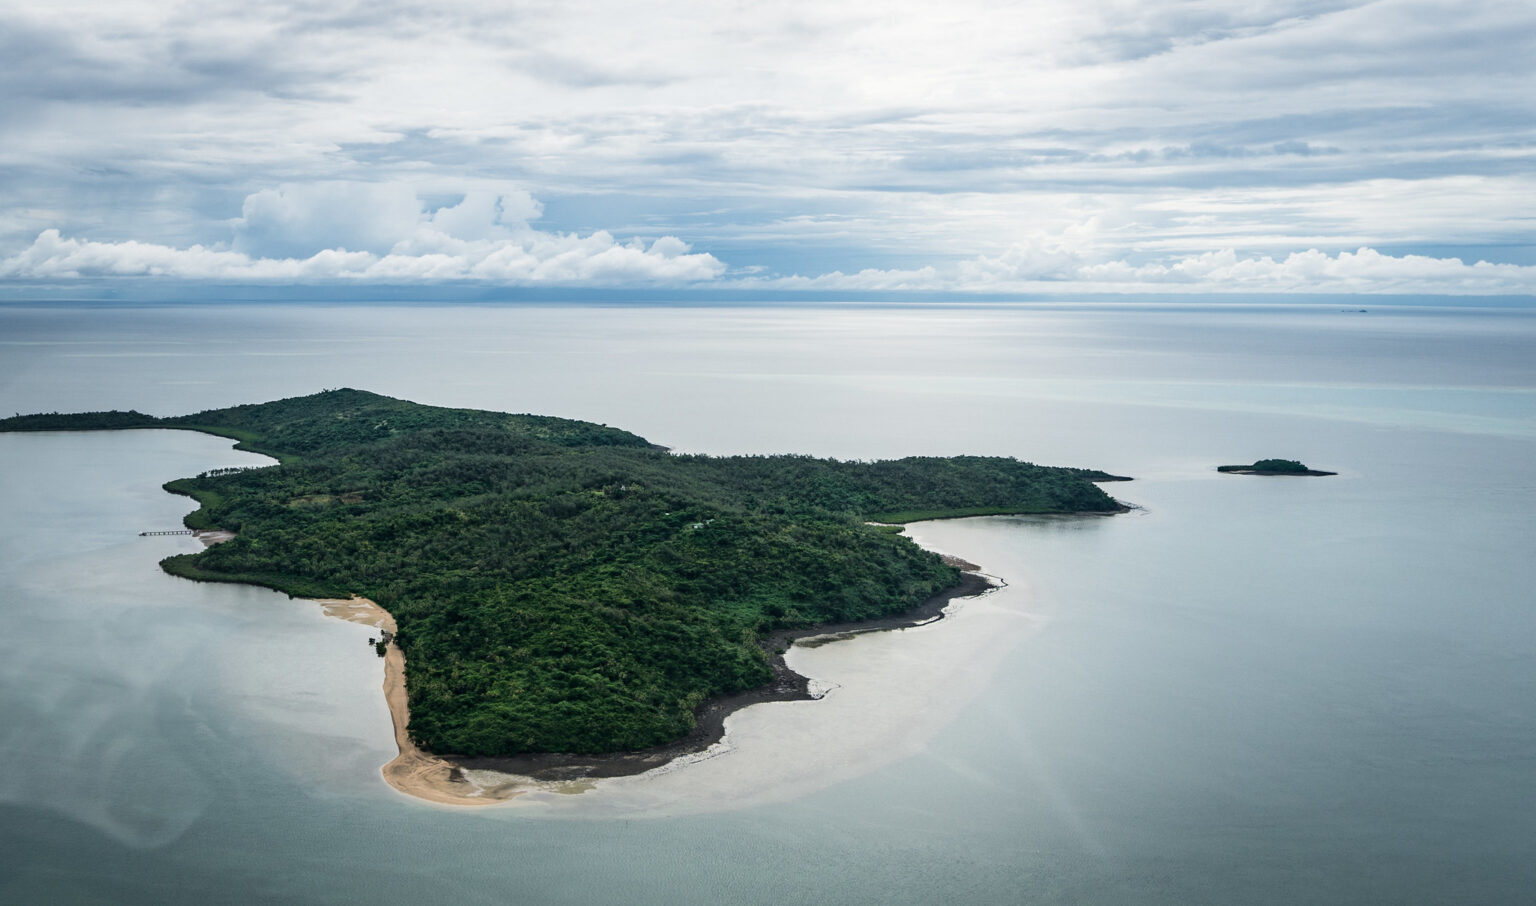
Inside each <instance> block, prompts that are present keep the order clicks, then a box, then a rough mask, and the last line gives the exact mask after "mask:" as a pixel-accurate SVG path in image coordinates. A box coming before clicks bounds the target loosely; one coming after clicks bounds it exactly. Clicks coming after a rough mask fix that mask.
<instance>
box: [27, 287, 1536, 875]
mask: <svg viewBox="0 0 1536 906" xmlns="http://www.w3.org/2000/svg"><path fill="white" fill-rule="evenodd" d="M342 386H350V387H357V388H361V389H367V390H373V391H376V392H380V393H385V394H389V395H392V396H399V397H404V398H408V399H413V400H416V401H419V402H424V403H433V404H442V405H453V406H473V407H483V408H491V409H500V410H507V411H514V412H535V413H543V414H551V415H561V416H567V417H572V418H582V419H588V420H592V421H597V422H605V423H608V424H612V425H617V426H619V427H623V428H626V429H629V430H632V431H635V432H637V433H640V434H642V435H644V436H646V437H648V438H650V439H651V440H652V441H654V442H657V443H662V444H666V445H668V446H671V447H673V448H675V449H677V450H680V451H688V452H707V453H776V452H800V453H811V454H816V455H822V456H836V457H841V458H864V459H868V458H879V457H891V456H902V455H910V454H935V455H948V454H960V453H976V454H996V455H1010V456H1017V457H1019V458H1022V459H1028V460H1032V461H1036V462H1042V463H1048V464H1057V465H1073V466H1084V467H1093V468H1101V469H1105V470H1107V471H1110V472H1114V473H1117V474H1122V475H1130V476H1133V477H1134V478H1135V479H1136V480H1135V481H1133V482H1130V483H1127V484H1114V485H1107V486H1106V488H1107V489H1108V490H1109V491H1110V492H1111V493H1113V494H1114V495H1115V496H1117V497H1118V498H1120V499H1122V500H1124V501H1125V502H1127V503H1131V504H1134V505H1136V506H1137V507H1139V509H1137V510H1135V511H1134V512H1131V513H1128V514H1125V515H1119V516H1113V517H1095V518H1023V517H991V518H981V519H966V520H955V521H947V522H930V523H922V524H918V525H915V526H912V527H911V529H910V532H911V534H913V535H914V536H915V537H917V538H918V539H920V540H921V541H922V542H923V543H924V544H926V545H928V546H931V547H934V548H937V549H940V550H944V551H947V552H951V553H955V554H958V555H960V556H963V557H965V558H967V559H969V560H972V561H974V562H976V563H979V564H981V565H982V566H983V567H984V569H985V570H986V572H988V573H990V574H992V575H994V576H997V577H999V578H1001V579H1002V580H1005V581H1006V583H1007V585H1006V586H1005V587H1003V588H1001V589H1000V590H998V591H996V592H994V593H992V594H990V595H988V596H986V597H982V598H977V599H971V600H968V601H965V602H962V603H961V604H960V606H959V607H958V608H956V610H955V612H954V613H953V614H952V615H951V616H950V617H949V618H948V619H946V620H944V621H942V622H940V623H938V624H936V625H933V626H929V627H924V628H921V629H914V630H907V631H904V632H894V633H880V634H872V635H866V636H861V637H858V638H855V639H852V640H849V641H844V642H837V643H834V644H830V645H825V646H822V647H818V648H813V649H805V650H796V651H795V652H793V657H794V661H793V663H795V664H796V665H797V666H798V667H799V669H801V670H802V671H804V672H806V673H808V674H810V675H811V676H813V677H814V678H815V679H817V680H818V681H819V682H820V683H822V684H824V685H825V686H826V687H827V688H829V689H830V690H831V692H830V693H829V694H828V696H827V697H826V698H825V699H823V700H822V701H820V702H808V703H807V702H800V703H779V704H770V705H762V706H757V707H754V708H752V709H748V710H746V711H743V712H740V713H739V714H738V715H737V716H736V717H735V718H733V720H732V722H731V724H730V734H729V737H728V742H729V745H728V746H727V747H726V748H725V749H724V750H722V751H721V752H719V753H717V754H715V756H714V757H711V758H708V759H703V760H699V761H697V762H695V763H691V764H684V765H678V766H675V767H673V768H672V769H669V770H666V771H663V772H659V773H657V774H653V775H644V776H641V777H635V778H625V779H619V780H615V781H604V782H601V783H598V784H596V785H595V786H592V787H591V788H580V789H572V788H557V787H551V788H549V789H547V790H544V791H541V792H538V793H534V794H530V795H529V796H526V797H524V798H523V799H520V800H518V801H517V802H515V803H513V804H512V805H510V806H508V807H495V808H485V809H475V810H468V809H454V808H451V807H443V806H434V805H430V804H427V803H423V802H420V801H417V800H414V799H410V798H407V797H405V796H402V795H401V794H399V793H396V792H395V791H393V790H392V789H390V788H389V787H387V786H386V785H385V784H384V783H383V781H382V780H381V779H380V777H379V774H378V768H379V766H380V765H382V764H383V763H384V762H386V761H387V760H389V758H390V757H392V755H393V745H392V739H391V733H390V724H389V717H388V712H387V711H386V709H385V706H384V702H383V699H382V695H381V693H380V690H379V686H380V683H381V682H382V665H381V663H382V662H381V661H380V660H379V659H378V658H377V657H375V656H374V654H373V652H372V650H371V649H370V648H369V647H368V646H367V645H366V640H367V638H368V636H369V634H370V633H369V630H368V629H367V628H366V627H362V626H357V625H353V624H349V623H345V622H341V621H339V620H334V619H330V618H327V617H325V616H324V615H322V614H321V613H320V610H319V608H318V607H316V606H315V605H313V604H311V603H309V602H306V601H303V600H290V599H289V598H288V597H286V596H285V595H281V594H277V593H274V592H271V591H267V590H263V589H256V588H246V587H239V586H219V585H204V584H198V583H193V582H187V581H182V580H178V579H174V578H171V577H169V576H166V575H164V574H163V573H161V572H160V570H159V569H158V567H157V565H156V563H157V561H158V560H159V559H160V558H162V557H164V556H167V555H169V554H172V553H176V552H179V551H185V550H191V549H194V545H195V542H193V541H192V540H191V539H188V538H185V537H177V536H169V537H139V536H138V532H140V531H144V530H151V529H167V528H176V527H178V526H179V524H180V519H181V516H182V514H183V513H185V512H186V511H187V510H188V509H189V507H190V501H188V500H186V499H185V498H179V497H174V496H171V495H169V494H166V493H164V492H163V491H161V490H160V485H161V483H163V482H164V481H166V480H169V479H171V478H175V477H179V476H184V475H191V474H195V473H197V472H199V471H202V470H204V469H209V468H215V467H219V466H230V465H240V464H251V463H258V462H262V461H263V460H262V458H261V457H257V456H254V455H251V454H243V453H238V452H235V451H232V450H231V449H229V444H228V442H227V441H224V440H220V439H217V438H212V437H206V436H201V435H196V434H190V433H184V432H172V431H129V432H115V433H91V434H57V433H49V434H31V435H15V434H3V435H0V902H5V903H17V904H22V903H61V904H73V903H104V904H105V903H114V904H116V903H129V904H140V903H142V904H166V903H200V904H201V903H253V902H263V903H295V904H297V903H356V902H371V903H379V904H393V903H402V904H405V903H410V904H417V903H423V902H440V903H456V904H457V903H469V904H473V903H486V904H491V903H495V904H503V903H658V904H663V903H666V904H672V903H684V904H688V903H701V904H702V903H708V904H721V903H765V904H767V903H772V904H797V903H806V904H820V903H870V904H892V903H897V904H903V903H911V904H930V903H935V902H947V903H956V904H969V903H979V904H988V903H999V904H1002V903H1007V904H1018V903H1072V904H1099V903H1104V904H1112V903H1113V904H1118V903H1141V904H1147V903H1151V904H1161V903H1166V904H1202V903H1210V904H1231V903H1245V904H1266V903H1274V904H1294V903H1397V904H1403V903H1424V904H1446V903H1478V904H1502V903H1510V904H1514V903H1528V902H1531V901H1532V899H1533V898H1536V808H1532V790H1533V789H1536V595H1533V592H1532V589H1533V588H1536V515H1533V512H1536V510H1533V504H1536V313H1533V312H1531V311H1525V310H1503V311H1481V310H1462V311H1453V310H1439V309H1425V308H1401V309H1397V308H1375V307H1373V308H1371V310H1370V311H1369V312H1359V311H1355V310H1353V309H1351V310H1349V311H1341V310H1339V309H1338V307H1336V306H1332V307H1330V306H1296V307H1267V308H1264V307H1240V306H1228V307H1206V308H1202V307H1197V306H1187V307H1158V306H1113V305H1103V306H1093V305H1085V306H1027V305H1020V306H1009V305H978V306H962V305H948V306H946V305H934V306H925V307H907V306H902V307H882V306H874V305H856V306H823V307H817V306H805V307H782V306H757V307H751V306H737V307H707V306H689V307H666V306H651V307H625V306H606V307H604V306H563V307H561V306H549V307H541V306H533V305H488V306H449V305H441V306H434V305H414V306H411V305H398V306H369V305H359V304H344V305H300V304H281V305H277V304H261V305H256V304H238V305H214V304H208V305H174V306H171V305H168V306H153V305H136V306H114V305H92V306H83V305H81V306H74V305H47V306H27V305H16V304H7V305H3V306H0V411H3V412H4V414H7V415H9V414H11V413H12V412H34V411H50V410H59V411H74V410H84V409H109V408H136V409H140V410H143V411H147V412H151V413H154V414H160V415H171V414H180V413H186V412H192V411H196V410H199V409H204V408H209V407H215V406H226V405H232V404H237V403H245V402H257V401H264V400H268V399H275V398H279V397H285V396H294V395H300V394H307V393H312V392H315V391H317V390H321V389H324V388H331V387H342ZM1271 456H1278V457H1284V458H1295V459H1301V460H1304V461H1305V462H1307V463H1308V464H1309V465H1312V466H1314V467H1316V468H1323V469H1330V470H1334V471H1337V472H1339V473H1340V474H1339V475H1337V476H1335V477H1329V478H1311V479H1294V478H1262V477H1244V476H1230V475H1218V474H1216V473H1215V472H1214V467H1215V466H1216V465H1219V464H1224V463H1239V462H1251V461H1253V460H1254V459H1257V458H1263V457H1271Z"/></svg>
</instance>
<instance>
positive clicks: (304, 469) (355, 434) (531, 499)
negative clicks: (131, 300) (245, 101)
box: [0, 389, 1126, 782]
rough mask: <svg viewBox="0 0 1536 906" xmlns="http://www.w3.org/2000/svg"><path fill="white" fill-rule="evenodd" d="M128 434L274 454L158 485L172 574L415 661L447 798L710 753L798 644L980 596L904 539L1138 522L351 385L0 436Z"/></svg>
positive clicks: (956, 467)
mask: <svg viewBox="0 0 1536 906" xmlns="http://www.w3.org/2000/svg"><path fill="white" fill-rule="evenodd" d="M130 428H162V429H164V428H170V429H181V430H192V431H200V432H205V433H209V434H214V435H218V436H222V437H227V438H231V439H233V440H236V441H238V443H237V444H236V447H237V448H238V449H242V450H250V451H255V452H259V453H262V454H265V455H268V456H271V457H273V458H274V459H276V460H277V464H276V465H271V466H258V467H248V468H236V469H218V470H213V471H209V472H205V473H203V474H201V475H198V476H196V477H189V478H178V479H175V480H172V481H170V482H168V483H167V484H166V485H165V488H166V490H168V491H171V492H173V493H177V494H184V495H187V496H190V497H192V498H193V499H195V500H196V501H197V502H198V503H199V504H200V506H199V508H198V509H196V510H195V511H193V512H191V513H190V514H188V515H187V516H186V518H185V524H186V526H187V528H189V529H192V530H197V531H200V532H213V531H217V532H218V533H219V535H218V540H219V541H220V542H221V543H217V544H211V545H210V546H208V547H207V548H206V549H204V550H202V551H200V552H198V553H195V554H180V555H176V556H172V557H169V558H167V559H165V560H163V561H162V564H161V565H162V566H163V568H164V569H165V570H166V571H167V572H169V573H172V574H174V575H177V576H182V577H186V578H188V579H194V580H199V581H216V582H241V583H250V584H256V585H262V586H267V587H270V588H273V589H277V590H279V591H283V592H286V593H287V594H289V595H290V596H295V597H305V598H317V599H321V600H323V601H326V602H327V605H326V606H327V608H328V609H333V612H336V613H338V615H342V616H350V617H352V618H357V619H363V620H364V621H366V622H369V623H370V624H371V625H375V626H378V627H379V628H380V630H381V636H380V638H378V639H371V640H370V643H371V644H374V645H376V646H377V647H378V648H379V651H380V653H381V654H385V653H390V654H391V655H394V654H398V655H399V663H398V664H396V665H395V667H394V668H393V669H394V670H395V673H396V674H397V675H396V681H397V683H398V689H397V690H396V693H397V695H396V694H392V699H391V702H392V706H394V705H398V707H392V710H394V711H395V713H396V730H397V740H398V741H399V743H400V746H401V751H402V758H405V757H406V756H407V755H411V754H412V753H414V755H412V757H417V756H419V759H418V762H419V763H418V762H412V765H414V766H407V767H409V769H410V770H413V771H414V770H417V769H418V768H419V769H421V770H426V767H422V766H423V765H425V766H427V767H433V766H437V767H441V766H442V765H444V764H447V765H449V766H450V770H447V771H440V772H439V773H442V774H446V775H448V779H450V780H451V779H456V778H455V777H454V776H453V775H455V774H457V772H458V768H459V767H460V766H470V767H475V766H479V767H486V766H494V767H500V768H502V769H506V770H514V771H517V772H520V773H526V774H532V775H535V776H570V775H571V774H572V773H573V772H574V773H579V774H593V773H599V774H614V773H630V772H634V771H639V770H645V769H646V768H648V767H652V766H655V764H657V763H658V760H660V759H664V758H669V757H671V756H672V755H674V754H677V753H678V752H680V751H684V750H689V749H694V750H696V749H699V748H702V747H704V746H706V745H708V744H709V743H710V742H712V741H714V740H715V739H718V738H719V732H720V729H719V728H720V725H721V723H722V722H723V718H724V714H726V713H729V711H730V710H731V709H732V708H735V707H740V706H741V705H744V704H749V703H751V702H752V701H760V700H765V699H767V698H773V697H797V696H798V697H804V696H805V694H806V692H805V681H804V678H803V677H798V676H797V675H795V674H793V672H792V671H789V670H788V668H786V667H785V666H784V663H783V659H782V652H783V649H784V648H785V647H787V646H788V645H789V644H791V643H792V641H793V640H794V638H795V637H797V636H802V635H805V634H807V633H810V632H825V631H832V630H842V629H848V628H860V627H863V628H878V627H892V626H904V625H911V624H912V623H914V622H916V621H921V620H924V619H930V618H932V617H933V616H934V615H935V614H937V613H938V612H939V611H940V609H941V608H942V606H943V604H944V602H945V601H946V600H948V599H949V598H950V597H952V596H954V595H956V594H975V593H977V592H979V591H980V590H982V589H984V588H986V587H987V583H986V582H985V581H984V580H982V579H981V578H980V577H979V576H976V575H974V574H968V573H965V572H964V571H963V570H962V568H961V567H963V566H969V565H968V564H963V563H957V562H954V561H953V560H947V559H946V558H943V557H940V556H939V555H937V554H935V553H933V552H930V551H926V550H924V549H922V548H920V547H919V546H918V545H916V544H914V543H913V542H912V541H911V540H910V539H908V538H907V537H905V536H904V535H902V534H901V532H902V528H901V526H900V525H899V523H904V522H910V521H914V520H919V519H937V518H946V517H958V516H974V515H984V514H1022V513H1030V514H1035V513H1056V514H1068V513H1093V514H1111V513H1117V512H1123V511H1124V510H1125V509H1126V507H1124V506H1123V505H1122V504H1120V503H1119V502H1117V501H1116V500H1114V499H1113V498H1111V497H1110V496H1109V495H1108V494H1106V493H1105V492H1104V491H1103V490H1102V489H1101V488H1099V487H1098V486H1097V485H1096V484H1095V482H1101V481H1111V480H1126V479H1121V478H1118V477H1117V476H1113V475H1108V474H1106V473H1104V472H1099V471H1093V470H1087V469H1078V468H1063V467H1048V466H1039V465H1034V464H1031V463H1028V462H1022V461H1020V460H1017V459H1013V458H1008V457H995V456H993V457H987V456H953V457H921V456H920V457H909V458H905V459H897V460H887V461H877V462H861V461H839V460H835V459H819V458H814V457H810V456H803V455H772V456H705V455H679V454H674V453H672V452H669V451H668V450H667V449H666V448H663V447H660V446H658V445H655V444H652V443H650V442H649V441H647V440H646V439H645V438H642V437H639V436H637V435H635V434H632V433H629V432H627V431H624V430H621V429H618V428H612V427H609V426H607V425H600V424H594V423H591V422H584V421H574V420H569V419H562V418H554V417H549V416H538V415H511V414H506V413H501V412H490V411H481V410H472V409H453V408H443V407H436V406H426V405H420V404H417V403H412V402H408V401H404V400H398V399H392V398H390V397H386V396H381V395H378V394H374V393H368V392H365V391H360V390H351V389H339V390H327V391H324V392H321V393H316V394H313V395H310V396H303V397H297V398H292V399H283V400H277V401H274V402H268V403H261V404H252V405H240V406H234V407H231V408H225V409H213V410H208V411H204V412H198V413H195V414H192V415H184V416H174V417H157V416H152V415H147V414H144V413H141V412H137V411H127V412H120V411H113V412H87V413H77V414H59V413H48V414H38V415H18V416H16V417H13V418H7V419H0V431H59V430H100V429H109V430H116V429H130ZM406 663H408V664H409V671H408V672H406V671H405V666H404V665H405V664H406ZM399 674H403V676H401V675H399ZM386 687H387V688H388V681H387V683H386ZM395 697H398V698H399V701H398V702H395V701H394V698H395ZM406 699H408V701H409V708H408V711H407V709H406V708H405V705H404V703H405V701H406ZM407 715H408V729H407ZM429 753H430V754H429ZM442 758H446V759H449V761H448V762H443V761H441V760H434V759H442ZM488 759H489V760H488ZM397 760H398V759H397ZM396 767H397V769H398V770H397V773H400V772H404V771H406V769H407V768H406V767H400V766H396ZM386 776H389V770H388V769H386ZM392 782H393V781H392Z"/></svg>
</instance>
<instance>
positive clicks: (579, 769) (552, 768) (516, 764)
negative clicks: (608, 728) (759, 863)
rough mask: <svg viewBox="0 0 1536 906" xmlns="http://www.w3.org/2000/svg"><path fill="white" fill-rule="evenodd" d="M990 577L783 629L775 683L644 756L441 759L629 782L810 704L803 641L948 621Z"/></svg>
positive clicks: (708, 713)
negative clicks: (778, 708)
mask: <svg viewBox="0 0 1536 906" xmlns="http://www.w3.org/2000/svg"><path fill="white" fill-rule="evenodd" d="M954 565H957V566H960V567H961V568H962V569H967V570H974V569H977V567H975V566H973V565H972V564H969V563H955V564H954ZM994 587H996V586H994V585H993V584H992V583H991V582H990V581H988V580H987V579H986V577H984V576H982V575H981V574H979V573H976V572H964V573H961V576H960V584H958V585H956V586H954V587H952V588H947V589H945V590H944V591H941V592H939V593H938V594H936V595H934V596H933V597H931V598H929V599H928V600H926V601H924V602H923V603H921V604H919V605H918V606H916V607H914V608H913V609H911V610H909V611H907V612H905V613H901V614H896V615H894V616H889V617H882V618H880V619H877V620H861V621H857V622H852V623H824V624H822V625H820V626H816V627H813V628H810V629H790V630H781V631H779V632H775V633H773V634H772V635H769V636H768V637H767V638H765V639H763V641H762V643H761V644H762V646H763V649H764V650H765V651H766V652H767V653H768V654H769V656H770V657H771V658H772V661H773V664H772V666H773V679H772V680H771V681H770V682H769V683H768V684H767V685H765V686H761V687H759V688H757V689H750V690H748V691H746V692H738V693H736V694H735V695H723V696H719V697H716V698H712V699H710V700H708V701H706V702H705V703H704V704H702V705H700V706H699V710H698V712H697V713H696V715H695V725H694V728H693V732H692V733H689V734H688V735H687V736H685V737H683V738H682V739H679V740H677V741H675V742H669V743H666V744H665V745H660V746H655V747H653V748H649V749H642V750H640V751H638V752H612V753H608V754H604V755H569V754H563V753H553V752H531V753H527V754H524V755H514V756H511V757H506V758H470V757H466V756H461V755H441V756H438V757H440V758H442V759H443V760H444V761H446V762H448V763H449V764H452V765H455V766H457V767H459V768H467V769H470V770H488V771H500V772H502V773H506V774H518V775H521V776H524V777H532V778H534V779H536V780H576V779H581V778H598V777H623V776H626V775H629V774H640V773H644V772H645V771H649V770H651V769H652V768H656V767H660V766H662V765H664V764H666V763H667V762H669V761H671V760H672V759H674V758H677V757H678V756H681V755H690V754H693V753H695V752H702V751H704V750H705V749H707V748H709V747H710V746H712V745H714V744H715V743H717V742H719V741H720V740H721V738H723V737H724V736H725V719H726V717H727V716H729V715H730V714H731V713H732V712H735V711H737V710H740V709H741V708H745V707H747V706H748V705H755V704H757V703H758V702H784V701H806V700H810V699H812V698H814V697H815V696H812V695H811V693H810V690H809V682H808V680H807V679H806V678H805V677H803V676H801V675H800V674H798V673H796V672H795V671H793V670H791V669H789V666H788V665H787V664H785V663H784V652H785V651H787V650H788V649H789V648H790V646H791V645H793V644H794V643H795V641H796V640H798V639H805V638H811V637H819V636H836V635H843V636H844V637H847V636H849V635H853V634H858V633H864V632H877V631H881V630H888V629H907V628H909V627H912V626H922V625H924V624H927V623H932V622H935V621H937V620H940V619H943V617H944V607H945V606H946V605H947V604H949V602H950V601H952V600H954V599H956V598H969V597H974V596H976V595H980V594H984V593H985V592H987V591H989V590H991V589H992V588H994Z"/></svg>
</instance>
